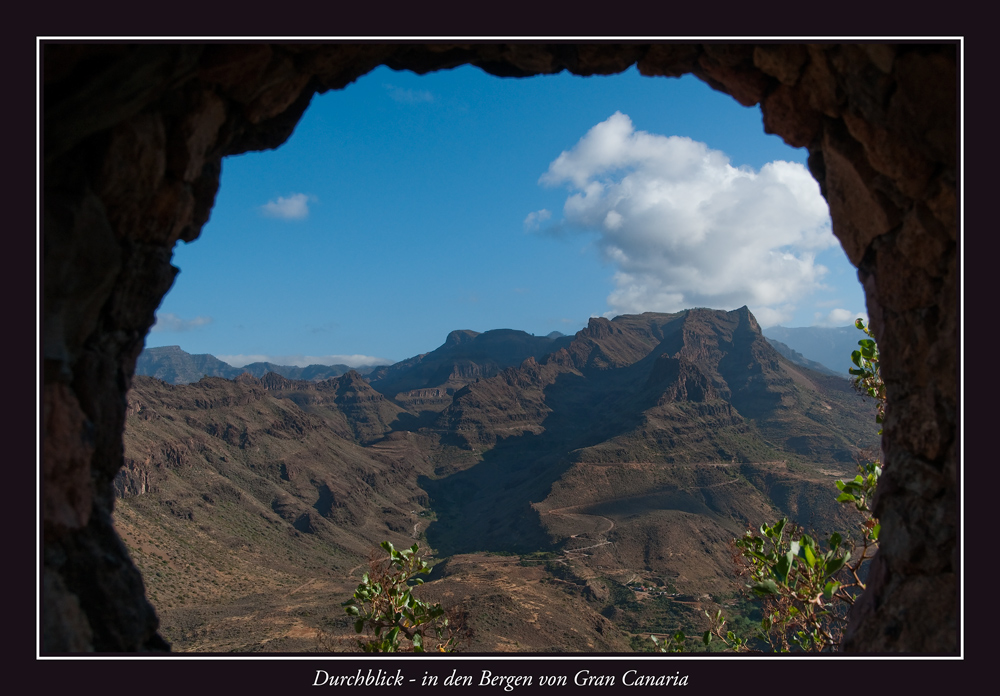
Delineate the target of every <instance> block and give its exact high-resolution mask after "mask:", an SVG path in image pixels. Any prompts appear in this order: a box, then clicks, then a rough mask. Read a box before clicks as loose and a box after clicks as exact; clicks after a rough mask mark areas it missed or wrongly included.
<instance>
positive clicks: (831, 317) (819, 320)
mask: <svg viewBox="0 0 1000 696" xmlns="http://www.w3.org/2000/svg"><path fill="white" fill-rule="evenodd" d="M814 317H815V320H816V324H817V325H819V326H849V325H851V324H853V323H854V320H855V319H864V321H865V324H867V323H868V314H867V313H866V312H852V311H851V310H849V309H833V310H830V313H829V314H827V315H826V316H823V314H822V313H820V312H816V314H815V315H814Z"/></svg>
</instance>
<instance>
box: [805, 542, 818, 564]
mask: <svg viewBox="0 0 1000 696" xmlns="http://www.w3.org/2000/svg"><path fill="white" fill-rule="evenodd" d="M802 551H803V553H804V555H805V558H806V563H808V564H809V567H810V568H815V567H816V554H814V553H813V550H812V546H811V545H809V546H804V547H802Z"/></svg>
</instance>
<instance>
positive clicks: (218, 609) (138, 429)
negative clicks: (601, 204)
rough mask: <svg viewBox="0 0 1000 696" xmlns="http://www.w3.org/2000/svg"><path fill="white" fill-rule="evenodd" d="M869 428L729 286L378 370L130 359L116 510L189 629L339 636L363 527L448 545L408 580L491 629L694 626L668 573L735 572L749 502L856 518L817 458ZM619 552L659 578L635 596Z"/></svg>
mask: <svg viewBox="0 0 1000 696" xmlns="http://www.w3.org/2000/svg"><path fill="white" fill-rule="evenodd" d="M484 337H485V338H484ZM546 348H548V349H549V351H548V352H545V349H546ZM428 385H430V386H428ZM376 387H381V389H383V390H384V391H381V392H380V391H378V390H377V389H376ZM397 387H401V388H402V387H414V388H413V389H409V390H408V391H399V392H395V394H392V392H393V391H394V390H395V389H396V388H397ZM433 389H436V390H438V394H437V395H436V396H434V397H433V398H432V397H430V396H427V397H420V396H414V392H417V393H419V392H422V391H427V390H433ZM390 394H392V395H391V396H390ZM422 399H423V400H422ZM433 399H436V401H433V403H432V404H431V405H428V401H432V400H433ZM875 429H876V428H875V426H874V407H873V405H872V404H866V403H865V402H864V400H863V399H862V398H861V397H860V396H859V395H858V394H856V393H855V392H853V390H852V389H851V388H850V385H849V382H848V381H847V380H846V379H843V378H840V377H832V376H830V375H827V374H822V373H819V372H816V371H813V370H810V369H808V368H807V367H804V366H801V365H796V364H794V363H793V362H791V361H789V360H788V359H786V358H785V357H783V356H782V355H780V354H779V353H778V352H777V351H776V350H775V349H774V348H773V346H772V345H770V343H769V342H768V341H767V340H766V339H765V338H764V337H763V335H762V334H761V331H760V328H759V326H758V325H757V322H756V320H755V319H754V317H753V315H752V314H751V313H750V312H749V311H748V310H747V309H746V308H745V307H744V308H741V309H739V310H734V311H732V312H724V311H715V310H707V309H695V310H688V311H685V312H679V313H676V314H656V313H647V314H643V315H633V316H622V317H616V318H615V319H613V320H607V319H602V318H594V319H592V320H591V322H590V324H589V325H588V327H587V328H585V329H584V330H582V331H580V332H578V333H577V334H576V335H575V336H573V337H556V338H555V339H551V338H545V339H538V338H537V337H532V336H530V335H528V334H524V333H523V332H510V331H501V332H486V333H484V334H476V333H474V332H461V331H460V332H453V333H452V334H450V335H449V339H448V341H446V343H445V345H444V346H442V347H441V348H439V349H438V350H437V351H432V352H431V353H427V354H424V355H422V356H417V357H416V358H413V359H411V360H409V361H404V362H403V363H397V364H396V365H394V366H391V368H381V369H380V370H379V371H377V372H376V373H375V374H373V384H369V383H368V382H367V381H366V380H365V379H364V378H363V377H362V376H361V375H360V374H359V373H357V372H355V371H349V372H347V373H346V374H344V375H341V376H338V377H335V378H331V379H327V380H323V381H318V382H309V381H302V380H291V379H288V378H286V377H282V376H281V375H278V374H274V373H268V374H265V375H263V376H262V377H260V378H257V377H254V376H252V375H249V374H243V375H241V376H239V377H238V378H237V379H236V380H232V381H228V380H224V379H219V378H205V379H202V380H201V381H199V382H198V383H195V384H190V385H184V386H176V385H169V384H165V383H163V382H160V381H158V380H154V379H150V378H144V377H136V378H135V381H134V384H133V389H132V391H131V392H130V393H129V410H128V417H127V422H126V429H125V467H124V469H123V471H122V473H121V474H120V476H119V478H118V480H117V481H116V488H117V490H118V494H119V496H120V500H119V501H118V505H117V509H116V524H118V525H119V529H120V531H121V532H122V536H123V539H124V540H125V541H126V543H127V544H128V545H129V548H130V550H131V552H132V553H133V555H134V557H135V558H136V560H137V563H138V564H139V565H140V567H141V568H142V570H143V572H144V575H145V577H146V581H147V583H148V587H149V592H150V596H151V598H153V601H154V604H155V605H156V606H157V609H158V612H159V613H160V616H161V618H162V619H163V622H164V631H165V635H167V637H168V639H170V640H172V641H175V643H176V644H177V645H178V646H179V647H183V648H192V649H221V650H230V649H236V650H241V651H246V650H257V649H288V650H292V649H294V650H304V649H311V648H310V647H309V646H310V645H315V635H316V631H317V630H319V627H320V625H321V619H322V617H324V616H331V617H333V618H332V619H331V621H332V622H333V623H332V624H328V625H336V626H339V628H338V629H337V630H338V631H340V633H338V635H339V637H340V639H342V641H343V645H345V646H347V647H350V645H351V643H350V635H351V631H350V627H349V626H348V624H347V623H346V622H345V620H344V619H343V617H342V616H340V614H339V613H338V612H337V611H336V609H337V608H339V603H340V602H342V601H343V599H344V598H345V597H346V596H349V595H350V592H351V591H353V587H354V585H356V583H357V580H358V578H359V577H360V574H361V573H362V572H363V570H364V568H365V565H366V564H365V556H366V555H367V553H368V551H369V549H371V548H373V547H375V546H376V545H377V543H378V542H379V541H381V540H382V539H389V540H391V541H393V543H396V544H397V545H398V544H404V545H406V546H408V545H410V544H411V543H412V542H413V541H414V540H415V539H417V540H420V542H421V547H422V548H423V549H424V550H425V551H428V552H429V553H431V555H432V556H433V558H434V559H435V560H441V561H442V562H441V563H439V567H437V568H436V569H435V573H434V575H433V576H432V578H431V580H432V581H431V582H429V583H428V585H427V587H426V589H425V590H424V591H426V592H427V593H428V596H435V597H440V598H444V599H446V600H447V602H446V603H457V604H459V605H460V606H461V608H463V609H464V610H465V611H467V612H468V613H469V615H470V616H471V617H473V618H472V619H470V620H471V621H472V622H473V623H474V624H475V625H476V626H477V630H480V631H482V632H483V633H482V635H480V637H479V638H475V639H473V641H472V643H471V644H470V645H472V646H478V648H479V649H481V650H485V651H505V650H515V649H528V650H536V651H538V650H548V649H554V648H555V647H557V646H558V645H560V644H561V643H562V644H564V645H565V646H568V647H570V648H572V649H574V650H621V649H623V648H622V646H625V645H627V644H628V637H627V635H626V634H625V633H622V632H621V631H623V630H626V629H627V630H628V631H633V632H634V631H639V630H647V631H648V630H654V629H655V630H661V629H660V628H656V627H657V626H660V624H659V623H657V622H660V621H666V620H667V619H666V618H663V617H680V616H682V615H683V616H685V617H687V618H684V621H686V622H688V623H685V624H684V625H685V626H687V627H688V628H697V626H698V624H697V617H698V616H700V615H701V612H700V609H699V610H698V611H695V610H694V609H693V608H692V607H696V606H697V607H701V608H709V607H710V606H713V605H712V604H711V602H712V601H715V600H714V599H713V600H709V599H704V600H697V601H695V600H693V599H692V600H691V601H692V602H694V603H693V604H692V603H691V602H687V600H684V601H685V602H687V604H683V603H680V602H678V603H674V602H673V600H671V599H669V595H668V594H664V593H667V591H668V590H669V593H671V594H672V593H682V594H684V595H690V596H691V597H692V598H697V597H702V595H704V594H705V593H711V594H712V595H713V597H726V596H728V594H729V593H731V592H732V591H733V587H734V586H735V585H734V583H735V582H736V578H735V575H734V573H735V571H734V568H733V566H732V564H731V562H730V560H729V559H730V548H729V542H730V541H731V540H732V539H733V537H734V536H737V535H739V534H740V533H741V532H742V530H744V529H746V527H747V526H748V525H750V526H757V525H759V524H760V523H761V522H764V521H774V520H776V519H778V518H780V517H782V516H788V517H790V518H791V519H793V520H797V521H799V522H801V523H803V524H806V525H809V526H811V527H813V528H815V529H817V530H819V531H820V532H823V531H829V530H832V529H833V528H838V529H841V530H846V529H849V528H850V527H851V526H852V524H853V521H852V516H851V511H850V509H848V507H847V506H844V505H839V504H837V503H835V502H834V497H835V493H836V490H835V489H834V487H833V485H832V484H833V480H834V479H835V478H837V477H843V476H845V475H847V474H853V468H854V467H853V462H852V456H853V452H854V450H855V448H856V447H857V446H864V445H868V444H871V443H873V442H875V441H876V437H875ZM859 433H868V434H870V435H865V436H864V437H862V436H860V435H859ZM859 438H860V439H859ZM510 553H514V554H518V555H520V556H521V558H520V559H519V560H518V559H509V560H504V561H503V562H500V561H497V560H496V559H497V558H498V557H497V556H495V555H490V554H510ZM500 558H502V556H500ZM637 578H638V579H641V580H643V582H644V583H645V584H652V585H654V586H657V587H659V588H661V596H660V598H659V599H656V600H655V601H653V600H650V602H647V603H646V604H643V603H641V602H640V603H636V601H633V600H632V599H629V598H631V597H632V594H631V593H632V591H631V590H628V589H627V588H626V587H625V583H628V582H632V581H633V580H636V579H637ZM338 598H339V599H338ZM702 601H704V602H709V604H705V605H702V604H700V602H702ZM719 601H721V599H720V600H719ZM568 606H571V607H572V608H573V612H572V613H571V614H566V613H565V609H566V607H568ZM560 612H562V613H560ZM677 612H680V613H677ZM684 612H687V613H684ZM526 616H527V617H534V618H531V619H525V618H524V617H526ZM557 616H558V617H559V619H558V620H556V618H544V619H543V618H539V617H557ZM643 617H645V618H643ZM656 617H660V618H656ZM608 619H610V620H611V621H610V623H609V621H608ZM670 620H671V621H672V620H674V619H673V618H671V619H670ZM338 622H339V623H338ZM643 622H646V623H643ZM649 622H652V623H649ZM341 624H342V625H341ZM234 626H238V627H239V628H238V630H237V628H234ZM675 626H676V625H675ZM665 630H673V629H672V628H670V627H668V628H667V629H665ZM699 630H704V629H703V628H701V629H699ZM574 633H580V635H579V636H574V638H573V639H570V638H568V636H570V635H573V634H574ZM487 634H488V637H487ZM310 637H311V638H310ZM310 640H311V641H312V643H310ZM264 646H270V648H265V647H264Z"/></svg>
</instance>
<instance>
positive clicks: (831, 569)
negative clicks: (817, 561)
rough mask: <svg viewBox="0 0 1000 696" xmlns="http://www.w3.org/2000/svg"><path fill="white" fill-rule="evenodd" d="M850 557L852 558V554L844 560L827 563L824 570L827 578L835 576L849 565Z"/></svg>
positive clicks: (833, 559)
mask: <svg viewBox="0 0 1000 696" xmlns="http://www.w3.org/2000/svg"><path fill="white" fill-rule="evenodd" d="M849 557H850V554H847V555H846V556H844V557H843V558H832V559H830V560H829V561H827V564H826V569H825V570H824V572H825V573H826V575H827V577H829V576H831V575H833V574H835V573H836V572H837V571H839V570H840V569H841V568H843V567H844V564H845V563H847V559H848V558H849Z"/></svg>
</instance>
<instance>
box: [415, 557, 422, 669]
mask: <svg viewBox="0 0 1000 696" xmlns="http://www.w3.org/2000/svg"><path fill="white" fill-rule="evenodd" d="M415 545H416V544H414V546H415ZM423 651H424V638H423V636H421V635H420V634H419V633H414V634H413V652H423Z"/></svg>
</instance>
